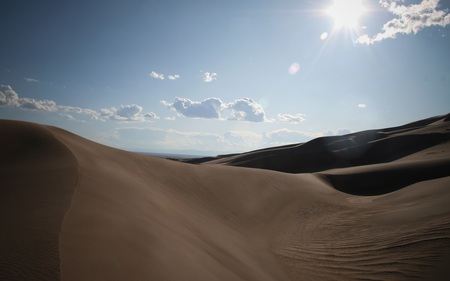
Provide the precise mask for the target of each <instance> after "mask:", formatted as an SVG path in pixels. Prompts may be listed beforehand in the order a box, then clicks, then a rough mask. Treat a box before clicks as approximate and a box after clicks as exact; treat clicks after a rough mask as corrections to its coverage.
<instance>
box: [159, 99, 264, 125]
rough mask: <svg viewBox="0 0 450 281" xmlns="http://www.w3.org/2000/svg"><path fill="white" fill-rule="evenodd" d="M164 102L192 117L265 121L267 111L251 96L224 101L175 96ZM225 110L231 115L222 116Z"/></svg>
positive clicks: (178, 111)
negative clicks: (194, 99) (173, 98)
mask: <svg viewBox="0 0 450 281" xmlns="http://www.w3.org/2000/svg"><path fill="white" fill-rule="evenodd" d="M161 103H162V104H164V105H166V106H167V107H169V108H171V109H173V110H175V111H176V112H177V113H178V114H180V115H183V116H185V117H190V118H206V119H228V120H240V121H251V122H264V121H267V120H266V118H265V112H264V109H263V107H262V106H261V105H260V104H258V103H257V102H255V101H254V100H252V99H250V98H243V99H238V100H235V101H233V102H231V103H224V102H223V101H222V100H221V99H219V98H214V97H213V98H207V99H205V100H203V101H200V102H198V101H192V100H190V99H187V98H175V101H174V102H173V103H171V102H168V101H165V100H162V101H161ZM224 111H227V112H228V113H229V115H228V116H227V117H226V118H225V117H222V115H226V114H224Z"/></svg>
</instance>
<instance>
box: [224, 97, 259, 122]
mask: <svg viewBox="0 0 450 281" xmlns="http://www.w3.org/2000/svg"><path fill="white" fill-rule="evenodd" d="M227 108H229V109H231V111H232V118H230V119H234V120H244V121H251V122H264V121H265V119H266V118H265V116H266V114H265V112H264V109H263V107H262V106H261V105H260V104H258V103H257V102H255V101H254V100H252V99H251V98H243V99H239V100H235V101H234V102H232V103H230V104H228V105H227Z"/></svg>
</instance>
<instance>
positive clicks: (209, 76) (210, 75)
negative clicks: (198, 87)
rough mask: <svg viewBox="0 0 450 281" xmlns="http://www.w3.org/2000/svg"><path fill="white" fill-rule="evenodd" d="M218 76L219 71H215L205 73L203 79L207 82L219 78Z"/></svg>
mask: <svg viewBox="0 0 450 281" xmlns="http://www.w3.org/2000/svg"><path fill="white" fill-rule="evenodd" d="M216 77H217V73H215V72H205V73H203V81H205V82H212V81H214V80H216V79H217V78H216Z"/></svg>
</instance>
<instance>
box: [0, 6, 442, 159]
mask: <svg viewBox="0 0 450 281" xmlns="http://www.w3.org/2000/svg"><path fill="white" fill-rule="evenodd" d="M348 4H350V5H348ZM449 8H450V6H449V3H448V2H445V1H437V0H424V1H416V0H413V1H408V0H406V1H399V0H380V1H378V0H365V1H359V0H340V1H339V0H336V1H331V0H327V1H325V0H324V1H293V0H287V1H269V0H263V1H246V2H239V1H226V2H216V3H211V2H206V1H202V0H196V1H189V3H188V2H182V1H144V0H133V1H120V0H117V1H103V0H102V1H95V3H94V2H92V1H84V0H83V1H76V2H71V3H62V2H60V1H39V2H31V3H26V2H22V1H9V0H0V15H1V18H2V19H3V22H4V24H2V26H1V27H0V30H1V32H2V34H3V38H5V40H6V43H4V44H2V45H1V46H0V85H1V86H0V118H1V119H12V120H24V121H32V122H37V123H42V124H48V125H53V126H58V127H61V128H64V129H66V130H69V131H71V132H74V133H76V134H79V135H81V136H83V137H86V138H88V139H91V140H93V141H96V142H99V143H102V144H105V145H109V146H113V147H117V148H122V149H127V150H133V151H145V152H149V151H152V152H156V151H166V152H167V151H191V152H192V151H197V152H203V153H204V154H203V155H209V154H208V153H209V152H214V153H233V152H243V151H250V150H256V149H260V148H265V147H272V146H279V145H285V144H289V143H299V142H305V141H309V140H311V139H314V138H316V137H320V136H327V135H339V134H345V133H350V132H357V131H361V130H368V129H377V128H386V127H393V126H399V125H403V124H405V123H409V122H413V121H416V120H420V119H423V118H427V117H431V116H437V115H442V114H447V113H448V112H449V111H450V110H449V107H448V105H449V104H450V93H449V89H450V63H449V62H450V57H449V54H448V50H449V49H450V28H449V24H450V14H449V10H448V9H449Z"/></svg>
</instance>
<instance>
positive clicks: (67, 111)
mask: <svg viewBox="0 0 450 281" xmlns="http://www.w3.org/2000/svg"><path fill="white" fill-rule="evenodd" d="M0 106H9V107H15V108H19V109H23V110H32V111H41V112H54V113H58V114H60V115H61V116H64V117H66V118H67V119H69V120H76V118H75V117H74V116H73V115H72V114H77V115H81V116H86V117H89V118H90V119H92V120H100V121H105V120H106V119H111V120H114V121H119V122H133V121H140V122H142V121H147V120H150V119H159V117H158V116H157V115H156V114H155V113H153V112H149V113H146V114H142V113H141V112H142V107H141V106H138V105H135V104H133V105H122V106H121V107H120V108H118V109H116V108H114V107H113V108H110V109H107V108H103V109H100V111H96V110H93V109H89V108H81V107H76V106H70V105H59V104H57V103H56V102H55V101H52V100H37V99H31V98H21V97H19V95H18V94H17V93H16V92H15V91H14V90H13V89H12V88H11V86H9V85H0Z"/></svg>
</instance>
